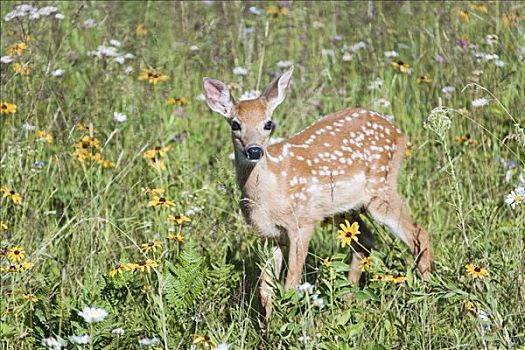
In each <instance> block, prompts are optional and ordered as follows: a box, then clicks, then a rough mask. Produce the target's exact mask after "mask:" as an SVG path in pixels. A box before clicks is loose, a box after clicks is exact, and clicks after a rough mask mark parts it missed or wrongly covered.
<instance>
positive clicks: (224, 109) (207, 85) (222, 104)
mask: <svg viewBox="0 0 525 350" xmlns="http://www.w3.org/2000/svg"><path fill="white" fill-rule="evenodd" d="M203 85H204V95H205V96H206V102H208V106H210V108H211V109H212V110H214V111H215V112H218V113H220V114H222V115H223V116H225V117H226V118H230V112H231V110H232V108H233V106H234V105H235V100H234V99H233V97H232V95H231V94H230V89H229V88H228V86H226V84H224V83H223V82H222V81H220V80H216V79H211V78H204V81H203Z"/></svg>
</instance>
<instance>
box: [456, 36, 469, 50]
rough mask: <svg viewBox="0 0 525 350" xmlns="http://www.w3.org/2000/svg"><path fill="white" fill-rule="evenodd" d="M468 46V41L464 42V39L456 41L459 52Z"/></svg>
mask: <svg viewBox="0 0 525 350" xmlns="http://www.w3.org/2000/svg"><path fill="white" fill-rule="evenodd" d="M467 45H468V41H466V40H465V39H459V40H458V46H459V48H460V49H461V50H464V49H465V48H466V47H467Z"/></svg>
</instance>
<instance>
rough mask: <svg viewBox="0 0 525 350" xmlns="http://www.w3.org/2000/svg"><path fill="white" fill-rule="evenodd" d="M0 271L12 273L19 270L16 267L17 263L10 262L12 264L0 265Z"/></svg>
mask: <svg viewBox="0 0 525 350" xmlns="http://www.w3.org/2000/svg"><path fill="white" fill-rule="evenodd" d="M0 271H2V272H6V273H13V272H18V271H20V270H19V268H18V265H15V264H12V265H5V266H2V267H0Z"/></svg>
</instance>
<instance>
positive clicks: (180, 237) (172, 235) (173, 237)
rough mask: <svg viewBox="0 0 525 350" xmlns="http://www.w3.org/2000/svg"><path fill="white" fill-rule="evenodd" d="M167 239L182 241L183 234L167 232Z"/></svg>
mask: <svg viewBox="0 0 525 350" xmlns="http://www.w3.org/2000/svg"><path fill="white" fill-rule="evenodd" d="M166 238H167V239H168V240H169V241H175V242H184V236H183V235H181V234H176V235H174V234H173V233H170V234H168V236H167V237H166Z"/></svg>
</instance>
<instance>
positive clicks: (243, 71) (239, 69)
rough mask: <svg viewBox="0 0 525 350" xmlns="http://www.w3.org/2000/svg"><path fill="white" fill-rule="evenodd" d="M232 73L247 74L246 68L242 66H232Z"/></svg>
mask: <svg viewBox="0 0 525 350" xmlns="http://www.w3.org/2000/svg"><path fill="white" fill-rule="evenodd" d="M233 74H235V75H242V76H245V75H248V69H246V68H244V67H235V68H233Z"/></svg>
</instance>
